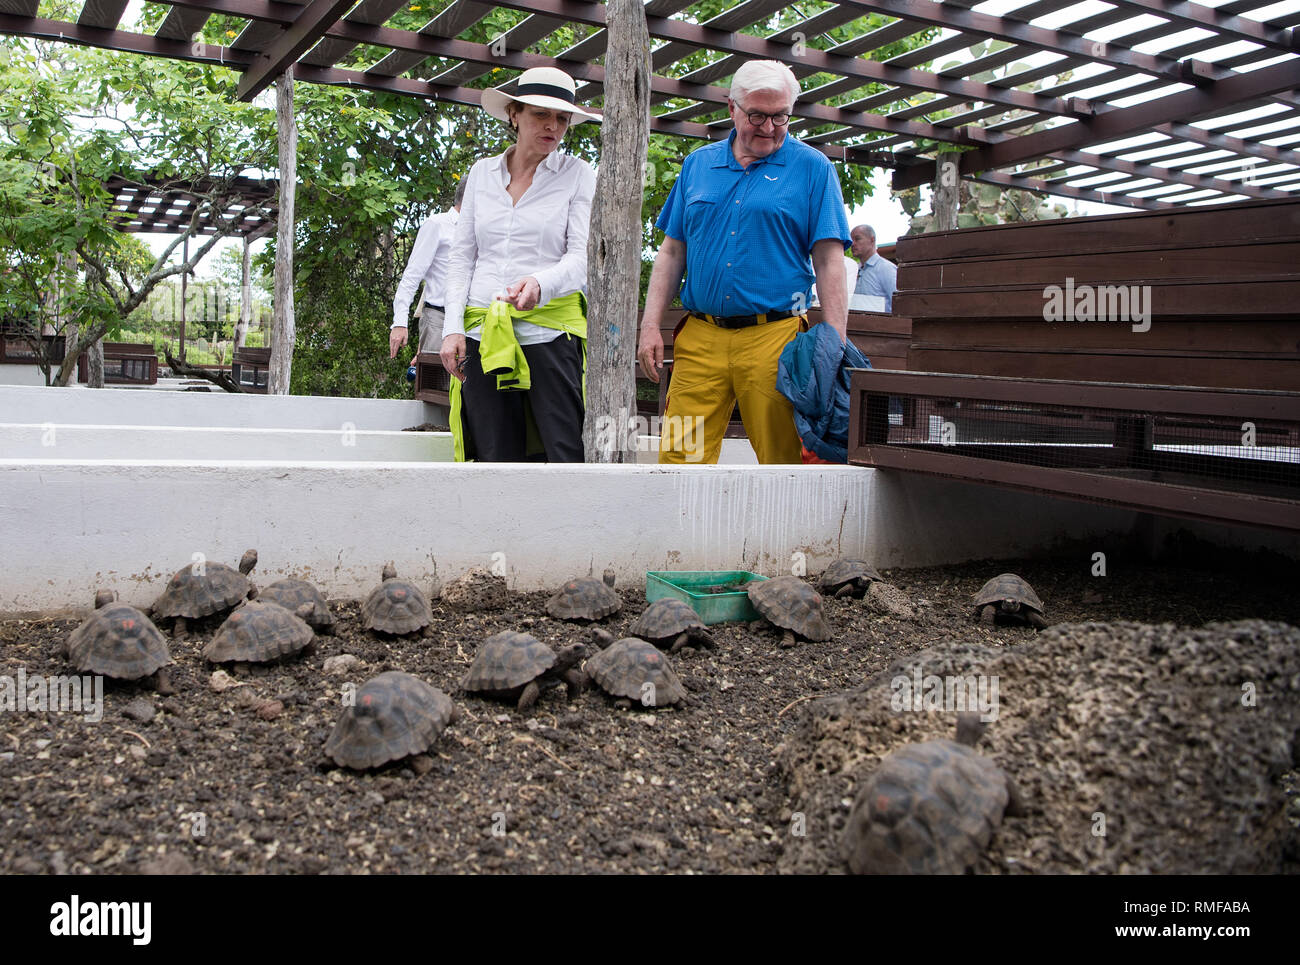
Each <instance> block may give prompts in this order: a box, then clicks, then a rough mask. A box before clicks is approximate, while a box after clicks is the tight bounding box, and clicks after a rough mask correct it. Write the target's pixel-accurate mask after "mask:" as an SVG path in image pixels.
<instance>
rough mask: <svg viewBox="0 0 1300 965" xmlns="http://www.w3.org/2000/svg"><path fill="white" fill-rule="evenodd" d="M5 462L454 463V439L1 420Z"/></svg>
mask: <svg viewBox="0 0 1300 965" xmlns="http://www.w3.org/2000/svg"><path fill="white" fill-rule="evenodd" d="M0 457H3V458H5V459H54V460H59V461H66V460H69V459H77V460H82V459H106V460H114V461H120V460H123V459H133V460H139V459H146V460H179V461H182V462H197V461H200V460H207V461H222V460H226V461H243V462H247V461H254V462H257V461H265V462H316V461H322V462H451V460H452V442H451V435H450V434H449V433H446V432H393V431H373V430H365V429H357V430H351V429H343V430H339V429H227V428H222V427H216V428H213V427H206V426H205V427H200V428H187V427H180V426H114V425H56V424H54V423H47V424H45V425H7V424H4V423H0Z"/></svg>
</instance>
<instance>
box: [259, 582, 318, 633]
mask: <svg viewBox="0 0 1300 965" xmlns="http://www.w3.org/2000/svg"><path fill="white" fill-rule="evenodd" d="M257 598H258V599H259V600H264V601H266V602H267V603H278V604H280V606H282V607H284V608H285V609H286V610H288V611H289V612H290V613H296V612H297V610H298V608H299V607H300V606H302V605H303V604H305V603H309V604H311V607H312V611H311V615H310V616H308V617H306V620H307V623H308V624H310V625H311V626H312V627H313V628H314V629H315V630H317V631H318V632H322V633H323V632H325V631H326V630H328V629H329V628H330V627H332V626H333V625H334V614H332V613H331V612H330V605H329V602H328V601H327V600H326V599H325V595H324V594H323V593H321V591H320V590H318V589H317V588H316V586H315V584H313V583H308V582H307V581H306V580H297V579H292V578H291V579H285V580H277V581H276V582H274V583H272V584H271V585H270V586H268V587H267V588H266V589H264V590H261V591H260V592H259V593H258V594H257Z"/></svg>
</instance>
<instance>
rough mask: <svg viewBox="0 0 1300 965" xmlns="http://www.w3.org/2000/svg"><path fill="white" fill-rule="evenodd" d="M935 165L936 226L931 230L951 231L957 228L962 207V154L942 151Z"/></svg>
mask: <svg viewBox="0 0 1300 965" xmlns="http://www.w3.org/2000/svg"><path fill="white" fill-rule="evenodd" d="M934 165H935V170H934V202H933V204H934V224H933V225H932V227H931V228H930V230H931V231H951V230H953V229H954V228H956V227H957V209H958V208H959V207H960V206H961V197H960V195H961V192H960V190H959V186H960V185H961V176H960V173H959V172H960V171H961V153H960V152H958V151H941V152H940V153H939V154H938V155H936V156H935V159H934Z"/></svg>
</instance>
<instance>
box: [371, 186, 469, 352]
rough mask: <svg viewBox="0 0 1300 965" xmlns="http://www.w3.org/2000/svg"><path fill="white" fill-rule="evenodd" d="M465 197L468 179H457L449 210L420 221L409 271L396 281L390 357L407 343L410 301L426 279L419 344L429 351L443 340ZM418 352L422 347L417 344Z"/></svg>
mask: <svg viewBox="0 0 1300 965" xmlns="http://www.w3.org/2000/svg"><path fill="white" fill-rule="evenodd" d="M464 197H465V179H464V178H461V179H460V180H459V181H457V182H456V197H455V199H454V200H453V201H452V207H451V210H450V211H442V212H439V213H438V214H435V215H430V216H429V217H428V218H427V219H426V220H425V222H424V224H422V225H420V232H419V234H417V235H416V236H415V246H414V247H413V248H412V249H411V257H410V258H409V259H408V260H407V262H406V271H404V272H402V280H401V281H399V282H398V283H397V294H396V295H394V296H393V327H392V328H391V329H390V330H389V334H388V357H389V358H390V359H395V358H397V350H398V349H400V348H401V347H402V346H403V345H405V344H406V337H407V322H408V321H409V320H410V318H411V302H412V301H413V300H414V299H415V292H416V289H418V288H419V287H420V282H424V306H423V308H422V310H421V312H420V341H419V345H420V346H422V347H423V348H424V349H425V350H426V351H429V352H432V351H435V350H436V348H437V347H439V346H440V345H441V343H442V322H443V317H444V315H445V313H446V309H445V308H444V306H445V305H446V304H447V295H446V289H447V254H448V252H450V251H451V239H452V237H453V236H454V235H455V233H456V221H457V220H458V218H459V216H460V205H461V201H462V200H463V199H464ZM415 351H416V353H417V354H418V353H419V351H420V348H419V347H417V348H416V350H415Z"/></svg>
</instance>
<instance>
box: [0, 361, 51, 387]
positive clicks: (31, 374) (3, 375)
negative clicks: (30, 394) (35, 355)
mask: <svg viewBox="0 0 1300 965" xmlns="http://www.w3.org/2000/svg"><path fill="white" fill-rule="evenodd" d="M10 385H22V386H30V385H39V386H42V387H43V386H44V385H45V373H44V372H42V371H41V368H40V366H39V365H14V364H12V363H9V362H6V363H5V364H4V365H0V392H3V390H4V388H5V387H6V386H10Z"/></svg>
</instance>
